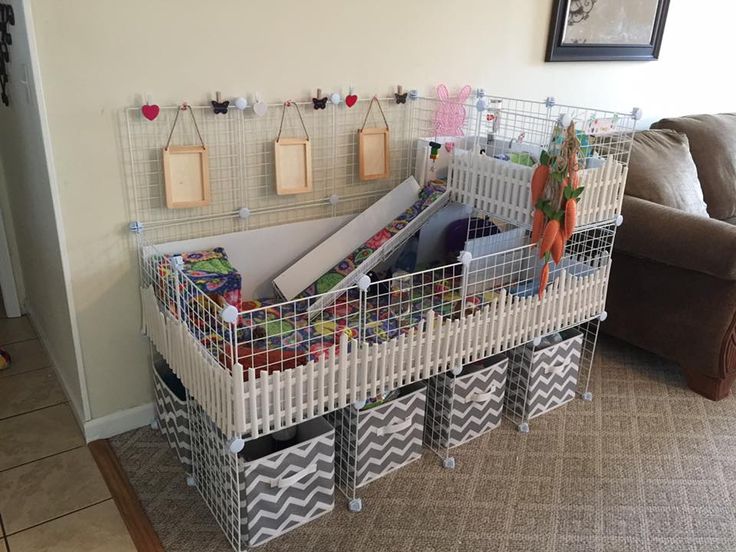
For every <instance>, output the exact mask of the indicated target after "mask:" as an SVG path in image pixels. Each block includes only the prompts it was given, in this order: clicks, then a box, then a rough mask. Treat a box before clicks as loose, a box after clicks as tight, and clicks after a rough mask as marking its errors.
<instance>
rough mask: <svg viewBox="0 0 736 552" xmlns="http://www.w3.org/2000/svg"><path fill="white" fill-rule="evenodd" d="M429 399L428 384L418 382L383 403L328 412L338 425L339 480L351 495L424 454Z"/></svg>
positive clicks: (336, 455) (329, 417) (340, 484)
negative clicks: (364, 408)
mask: <svg viewBox="0 0 736 552" xmlns="http://www.w3.org/2000/svg"><path fill="white" fill-rule="evenodd" d="M426 401H427V393H426V387H425V386H424V384H422V383H414V384H411V385H408V386H406V387H404V388H402V389H401V394H400V395H399V397H397V398H395V399H393V400H390V401H388V402H387V403H385V404H382V405H380V406H375V407H373V408H369V409H366V410H357V409H356V408H355V407H354V406H349V407H347V408H343V409H341V410H338V411H336V412H333V413H331V414H328V416H327V418H328V420H329V421H330V422H331V423H332V424H333V425H334V427H335V440H336V445H335V448H336V450H335V469H336V471H337V481H338V485H339V486H340V488H341V489H342V490H343V491H344V492H345V494H346V495H347V496H348V497H349V498H354V496H355V489H358V488H360V487H362V486H363V485H367V484H368V483H370V482H371V481H375V480H376V479H378V478H379V477H381V476H383V475H386V474H387V473H390V472H392V471H394V470H395V469H397V468H400V467H402V466H405V465H407V464H409V463H410V462H413V461H414V460H417V459H419V458H420V457H421V455H422V433H423V429H424V410H425V405H426Z"/></svg>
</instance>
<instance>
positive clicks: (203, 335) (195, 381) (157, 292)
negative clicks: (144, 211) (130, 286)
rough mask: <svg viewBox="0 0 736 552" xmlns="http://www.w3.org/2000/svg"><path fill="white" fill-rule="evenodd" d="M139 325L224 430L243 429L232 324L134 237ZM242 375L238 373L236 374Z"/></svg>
mask: <svg viewBox="0 0 736 552" xmlns="http://www.w3.org/2000/svg"><path fill="white" fill-rule="evenodd" d="M139 252H140V266H141V280H142V281H141V283H142V286H141V302H142V315H143V331H144V332H145V334H146V335H148V336H149V337H150V339H151V341H152V343H153V345H154V346H155V348H156V349H157V350H158V352H159V353H160V354H161V355H162V356H163V357H164V358H165V359H166V361H167V363H168V364H169V367H170V368H171V370H172V371H173V372H174V373H175V374H176V375H177V376H178V377H179V379H180V380H181V382H182V383H183V384H184V386H185V387H186V389H187V390H188V392H189V393H190V395H191V396H192V397H193V398H195V399H197V400H198V401H199V403H200V405H201V407H202V408H203V409H204V410H205V411H206V412H207V414H208V415H209V416H210V418H212V420H214V421H215V423H217V425H218V427H219V428H220V429H221V430H222V431H223V432H224V433H226V434H227V435H230V436H231V437H232V436H236V435H239V434H242V433H243V431H244V427H243V424H244V420H243V416H242V412H241V411H240V408H241V406H242V403H243V401H242V397H241V398H239V395H238V394H237V392H238V390H242V387H241V386H237V385H236V386H234V385H233V380H234V379H235V378H236V377H237V376H234V375H233V374H232V373H231V370H235V369H236V368H238V367H239V365H238V364H237V363H236V362H235V354H234V352H235V351H236V350H237V345H236V341H235V340H236V338H237V334H236V332H235V327H236V326H235V324H231V323H227V322H225V321H224V320H223V318H222V307H221V306H220V305H218V304H217V303H215V302H214V301H213V300H212V299H211V298H210V297H209V296H208V295H207V294H206V293H204V292H203V291H202V290H201V289H200V288H199V287H198V286H197V285H196V284H195V283H194V282H193V281H192V280H191V279H190V278H189V277H187V276H186V275H185V274H184V273H183V272H182V270H181V269H180V268H178V264H177V263H176V259H175V258H174V257H170V256H166V255H163V254H161V253H160V252H159V251H158V250H157V249H156V248H155V246H152V245H149V244H147V242H145V239H144V238H143V237H142V236H141V237H140V247H139ZM240 377H241V378H242V376H240Z"/></svg>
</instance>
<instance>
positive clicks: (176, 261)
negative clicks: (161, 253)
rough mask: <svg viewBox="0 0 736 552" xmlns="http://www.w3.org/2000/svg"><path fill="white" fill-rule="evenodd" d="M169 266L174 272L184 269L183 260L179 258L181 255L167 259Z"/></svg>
mask: <svg viewBox="0 0 736 552" xmlns="http://www.w3.org/2000/svg"><path fill="white" fill-rule="evenodd" d="M169 266H171V270H173V271H174V272H181V270H182V269H183V268H184V259H182V258H181V255H174V256H173V257H171V258H170V259H169Z"/></svg>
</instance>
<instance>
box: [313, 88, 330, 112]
mask: <svg viewBox="0 0 736 552" xmlns="http://www.w3.org/2000/svg"><path fill="white" fill-rule="evenodd" d="M312 105H313V106H314V109H325V108H326V107H327V96H325V97H322V89H321V88H318V89H317V96H316V97H314V98H312Z"/></svg>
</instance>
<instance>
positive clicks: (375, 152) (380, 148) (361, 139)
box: [358, 96, 391, 180]
mask: <svg viewBox="0 0 736 552" xmlns="http://www.w3.org/2000/svg"><path fill="white" fill-rule="evenodd" d="M373 102H375V103H376V104H377V105H378V109H379V110H380V111H381V117H383V122H384V124H385V125H386V126H385V127H375V128H366V127H365V125H366V123H367V122H368V115H370V112H371V108H372V107H373ZM388 146H389V132H388V121H386V116H385V115H384V113H383V108H382V107H381V103H380V102H379V101H378V98H376V97H375V96H374V97H373V99H372V100H371V103H370V104H369V105H368V112H367V113H366V114H365V120H364V121H363V126H362V127H361V128H360V129H359V130H358V165H359V167H360V179H361V180H381V179H384V178H388V177H389V176H390V175H391V164H390V158H389V147H388Z"/></svg>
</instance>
